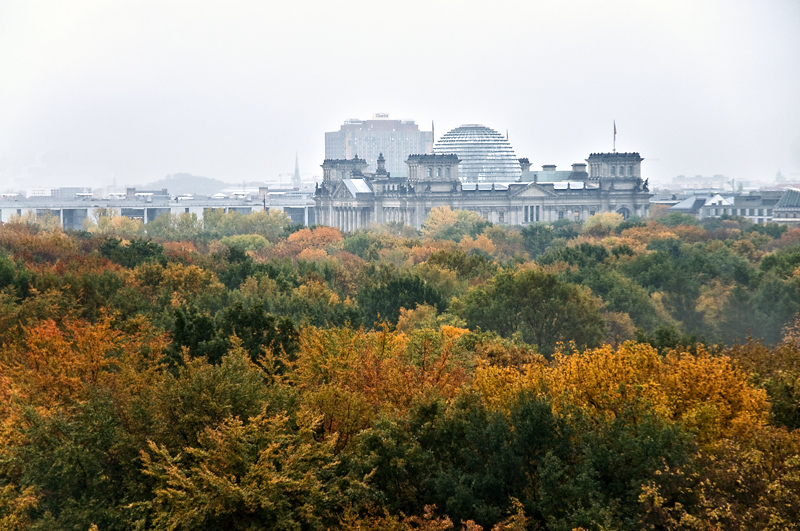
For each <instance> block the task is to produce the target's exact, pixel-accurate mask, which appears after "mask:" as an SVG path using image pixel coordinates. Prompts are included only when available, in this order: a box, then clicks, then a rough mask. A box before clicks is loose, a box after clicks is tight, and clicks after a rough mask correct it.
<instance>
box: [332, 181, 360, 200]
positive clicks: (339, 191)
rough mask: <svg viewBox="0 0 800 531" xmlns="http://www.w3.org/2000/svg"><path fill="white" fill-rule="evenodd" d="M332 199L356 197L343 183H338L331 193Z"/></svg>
mask: <svg viewBox="0 0 800 531" xmlns="http://www.w3.org/2000/svg"><path fill="white" fill-rule="evenodd" d="M331 197H332V198H334V199H355V196H354V195H353V194H352V193H351V192H350V190H348V189H347V186H345V185H344V183H342V182H339V183H336V187H335V188H334V189H333V192H331Z"/></svg>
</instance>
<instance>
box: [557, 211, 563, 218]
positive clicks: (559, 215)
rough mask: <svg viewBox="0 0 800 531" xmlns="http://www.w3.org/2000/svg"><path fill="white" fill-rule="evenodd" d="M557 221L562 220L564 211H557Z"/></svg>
mask: <svg viewBox="0 0 800 531" xmlns="http://www.w3.org/2000/svg"><path fill="white" fill-rule="evenodd" d="M558 219H564V211H563V210H559V211H558Z"/></svg>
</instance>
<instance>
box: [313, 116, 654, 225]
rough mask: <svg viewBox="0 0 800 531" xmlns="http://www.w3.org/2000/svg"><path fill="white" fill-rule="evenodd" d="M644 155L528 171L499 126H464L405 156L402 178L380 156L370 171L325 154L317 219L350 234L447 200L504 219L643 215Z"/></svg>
mask: <svg viewBox="0 0 800 531" xmlns="http://www.w3.org/2000/svg"><path fill="white" fill-rule="evenodd" d="M642 160H643V159H642V157H640V156H639V154H638V153H616V152H615V153H592V154H591V155H589V158H587V159H586V162H585V163H583V162H582V163H576V164H573V165H572V168H571V169H570V170H562V171H559V170H557V169H556V167H555V166H553V165H546V166H543V167H542V169H541V170H531V168H530V163H529V162H528V160H527V159H524V158H517V157H516V155H515V154H514V150H513V149H512V147H511V145H510V144H509V143H508V140H507V139H506V138H505V137H503V136H502V135H500V134H499V133H497V132H496V131H494V130H492V129H490V128H488V127H484V126H482V125H463V126H461V127H457V128H456V129H453V130H452V131H449V132H448V133H447V134H445V135H444V136H442V137H441V139H440V140H439V141H437V142H436V143H435V144H434V146H433V153H432V154H423V155H409V156H408V159H407V160H406V165H407V166H408V173H407V175H406V176H402V177H393V176H392V175H391V173H390V172H388V171H387V170H386V161H385V159H384V158H383V156H382V155H381V156H380V157H379V158H378V160H377V169H376V170H375V172H374V173H369V172H367V171H366V169H367V165H368V163H367V161H366V160H364V159H361V158H358V156H357V155H356V156H355V157H354V158H352V159H326V160H325V161H324V163H323V164H322V168H323V182H322V184H321V185H318V187H317V189H316V191H315V194H314V200H315V203H316V208H315V218H316V222H317V223H319V224H322V225H329V226H332V227H338V228H339V229H340V230H342V231H343V232H350V231H353V230H356V229H359V228H362V227H365V226H367V225H369V224H370V223H386V222H391V221H395V222H401V223H404V224H406V225H410V226H412V227H415V228H416V229H419V228H421V227H422V224H423V223H424V222H425V219H426V218H427V217H428V213H429V212H430V211H431V209H433V208H437V207H441V206H444V205H447V206H449V207H450V208H452V209H454V210H455V209H464V210H472V211H474V212H477V213H478V214H480V215H481V216H482V217H484V218H486V219H487V220H489V221H491V222H492V223H499V224H508V225H525V224H528V223H533V222H536V221H555V220H559V219H564V218H566V219H571V220H576V221H579V220H586V219H587V218H588V217H589V216H592V215H594V214H596V213H600V212H618V213H620V214H622V215H623V216H624V217H625V218H626V219H627V218H628V217H630V216H634V215H635V216H642V217H646V216H647V214H648V209H649V201H650V197H651V196H652V194H651V193H650V192H649V189H648V186H647V181H646V180H643V179H642V177H641V162H642Z"/></svg>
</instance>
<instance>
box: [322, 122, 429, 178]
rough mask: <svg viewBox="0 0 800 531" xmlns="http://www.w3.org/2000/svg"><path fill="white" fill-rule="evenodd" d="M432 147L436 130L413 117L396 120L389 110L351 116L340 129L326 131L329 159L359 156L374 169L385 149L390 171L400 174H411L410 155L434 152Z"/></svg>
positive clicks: (369, 167)
mask: <svg viewBox="0 0 800 531" xmlns="http://www.w3.org/2000/svg"><path fill="white" fill-rule="evenodd" d="M432 147H433V132H432V131H420V130H419V126H418V125H417V124H416V123H415V122H414V121H413V120H392V119H389V115H388V114H385V113H379V114H375V115H373V117H372V119H371V120H347V121H346V122H345V123H344V124H343V125H342V126H341V127H340V128H339V130H338V131H332V132H329V133H325V158H326V159H339V160H344V159H353V158H355V157H356V156H357V157H358V158H360V159H364V160H366V162H367V168H366V170H365V171H369V172H374V171H376V170H377V167H378V166H377V163H378V156H379V155H380V154H381V153H383V156H384V158H385V159H386V171H388V172H389V173H391V174H392V175H395V176H398V177H400V176H405V175H407V173H408V166H407V165H406V160H407V159H408V156H409V155H419V154H425V153H430V152H431V148H432Z"/></svg>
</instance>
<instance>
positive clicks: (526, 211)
mask: <svg viewBox="0 0 800 531" xmlns="http://www.w3.org/2000/svg"><path fill="white" fill-rule="evenodd" d="M523 210H524V211H525V223H527V222H528V207H525V208H524V209H523Z"/></svg>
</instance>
